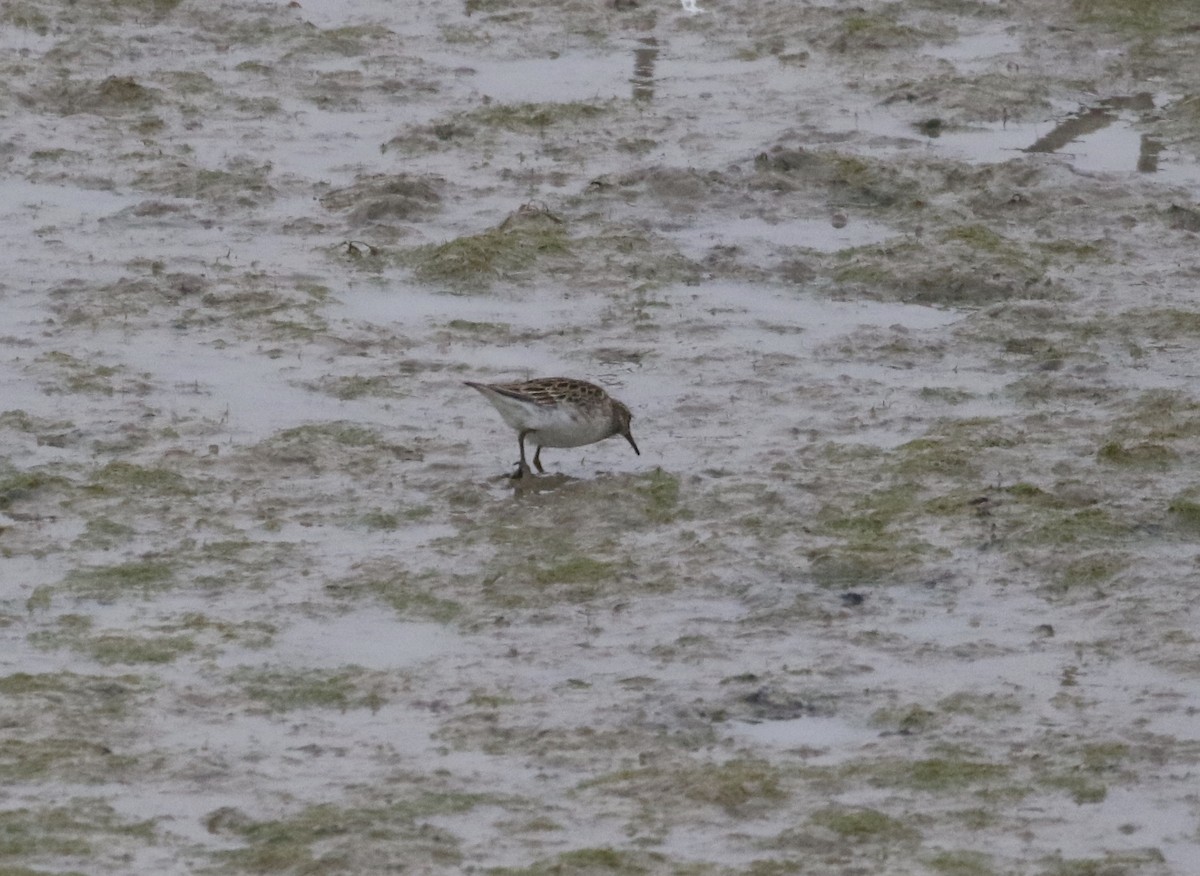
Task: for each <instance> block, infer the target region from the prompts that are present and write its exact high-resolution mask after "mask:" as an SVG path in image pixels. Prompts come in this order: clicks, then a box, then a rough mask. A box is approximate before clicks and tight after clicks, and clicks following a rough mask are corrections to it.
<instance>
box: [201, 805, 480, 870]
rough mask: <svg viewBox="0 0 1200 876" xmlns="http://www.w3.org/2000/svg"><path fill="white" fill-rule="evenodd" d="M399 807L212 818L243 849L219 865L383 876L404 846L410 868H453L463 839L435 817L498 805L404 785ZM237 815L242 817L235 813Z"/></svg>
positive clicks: (318, 807) (212, 823)
mask: <svg viewBox="0 0 1200 876" xmlns="http://www.w3.org/2000/svg"><path fill="white" fill-rule="evenodd" d="M400 791H402V792H403V793H398V794H397V795H396V798H397V799H396V802H389V803H382V804H378V805H370V804H368V805H359V806H339V805H335V804H332V803H321V804H316V805H312V806H308V807H305V808H304V809H302V810H300V811H299V812H297V813H296V814H294V815H292V816H289V817H286V818H280V819H275V820H266V821H255V820H252V819H249V818H247V817H245V816H240V817H231V816H230V815H229V814H228V813H226V812H225V811H224V810H218V811H217V812H214V813H210V815H209V822H210V830H211V829H216V830H219V831H220V832H221V833H226V834H232V835H233V836H235V837H236V838H238V839H240V840H241V841H242V842H243V843H245V845H244V847H243V848H240V849H233V850H230V851H223V852H218V853H216V857H217V859H218V860H220V861H223V862H224V863H226V864H227V865H229V866H231V867H233V868H236V869H238V870H241V871H247V872H251V873H296V872H305V873H354V872H358V873H365V872H385V871H386V870H388V869H391V868H392V867H393V866H394V864H395V862H396V850H397V849H403V856H404V864H405V866H406V867H418V868H421V869H424V868H450V867H457V865H459V864H460V863H461V862H462V853H461V851H460V849H459V845H460V841H459V840H458V838H457V837H455V836H454V835H453V834H451V833H449V832H447V831H443V830H438V829H435V828H433V827H432V826H431V825H430V824H429V823H428V822H429V819H433V818H436V817H438V816H449V815H457V814H461V813H465V812H469V811H470V810H472V809H474V808H475V807H476V806H479V805H482V804H485V803H488V802H496V801H495V800H494V798H489V797H486V796H484V795H480V794H469V793H459V792H450V791H445V792H442V791H427V790H420V789H418V788H404V787H401V789H400ZM235 814H236V813H235Z"/></svg>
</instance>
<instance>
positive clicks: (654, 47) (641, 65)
mask: <svg viewBox="0 0 1200 876" xmlns="http://www.w3.org/2000/svg"><path fill="white" fill-rule="evenodd" d="M638 43H639V47H638V48H636V49H634V50H633V78H632V79H630V80H629V81H630V82H632V83H633V99H634V100H643V101H648V100H651V99H652V98H653V97H654V62H655V61H657V60H658V40H657V39H655V38H654V37H642V38H641V39H640V40H638Z"/></svg>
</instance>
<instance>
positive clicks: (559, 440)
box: [525, 408, 612, 447]
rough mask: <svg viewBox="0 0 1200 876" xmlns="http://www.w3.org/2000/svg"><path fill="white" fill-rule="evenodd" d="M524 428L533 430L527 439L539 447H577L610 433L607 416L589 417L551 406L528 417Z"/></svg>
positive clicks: (605, 436)
mask: <svg viewBox="0 0 1200 876" xmlns="http://www.w3.org/2000/svg"><path fill="white" fill-rule="evenodd" d="M525 428H526V429H531V430H533V434H532V435H530V436H529V440H530V441H532V442H533V443H534V444H536V445H538V446H539V447H579V446H581V445H584V444H592V443H594V442H596V441H600V440H601V439H604V438H607V437H608V436H609V435H610V434H611V433H612V428H611V426H610V425H609V421H608V419H607V418H601V419H596V418H589V417H585V416H580V415H579V414H577V413H576V414H575V415H574V416H572V412H571V411H570V409H566V410H564V409H562V408H552V409H548V410H546V411H542V412H539V413H538V415H537V416H533V417H528V418H527V422H526V424H525Z"/></svg>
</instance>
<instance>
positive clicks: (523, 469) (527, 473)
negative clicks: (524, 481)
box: [509, 460, 533, 481]
mask: <svg viewBox="0 0 1200 876" xmlns="http://www.w3.org/2000/svg"><path fill="white" fill-rule="evenodd" d="M509 477H510V478H511V479H512V480H514V481H519V480H520V479H521V478H527V477H528V478H531V477H533V471H532V470H530V468H529V463H527V462H525V460H521V461H520V462H518V463H517V470H516V471H514V472H513V473H512V474H510V475H509Z"/></svg>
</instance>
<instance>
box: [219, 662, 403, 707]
mask: <svg viewBox="0 0 1200 876" xmlns="http://www.w3.org/2000/svg"><path fill="white" fill-rule="evenodd" d="M229 681H230V683H232V684H234V685H236V686H238V687H239V688H241V690H242V693H243V694H244V695H245V696H246V697H247V698H248V699H249V700H251V701H252V702H254V703H256V704H258V705H259V706H260V707H262V708H264V709H265V710H266V711H268V712H290V711H293V710H295V709H337V710H339V711H343V712H344V711H347V710H349V709H371V710H372V711H374V710H376V709H378V708H380V707H381V706H382V705H383V704H384V703H386V702H387V695H388V694H390V693H391V685H390V683H389V681H388V679H387V678H385V677H384V676H383V675H382V674H380V673H374V672H369V671H368V670H365V669H360V668H359V667H356V666H351V667H345V668H342V669H239V670H237V671H236V672H234V673H232V674H231V675H230V676H229Z"/></svg>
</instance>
